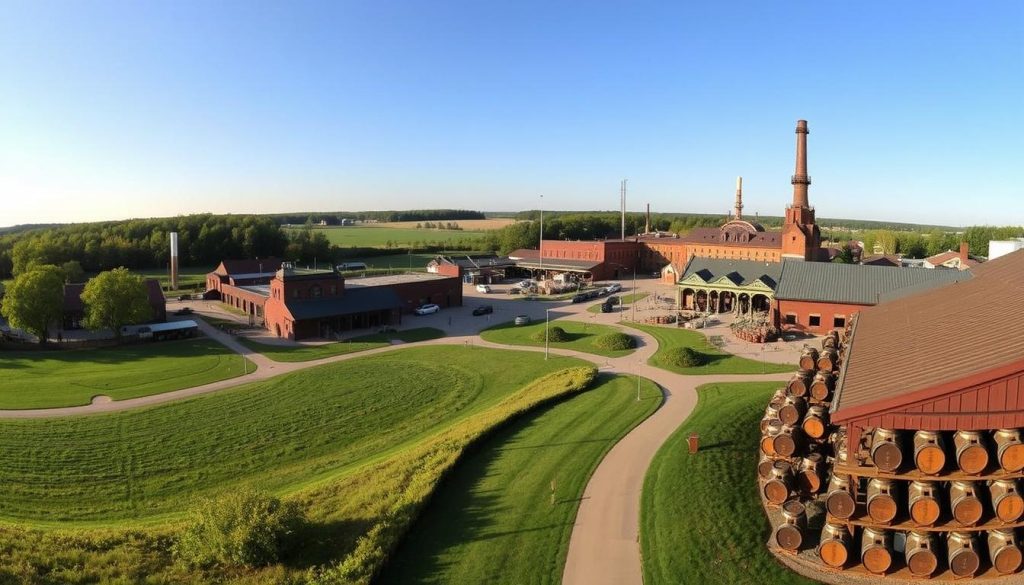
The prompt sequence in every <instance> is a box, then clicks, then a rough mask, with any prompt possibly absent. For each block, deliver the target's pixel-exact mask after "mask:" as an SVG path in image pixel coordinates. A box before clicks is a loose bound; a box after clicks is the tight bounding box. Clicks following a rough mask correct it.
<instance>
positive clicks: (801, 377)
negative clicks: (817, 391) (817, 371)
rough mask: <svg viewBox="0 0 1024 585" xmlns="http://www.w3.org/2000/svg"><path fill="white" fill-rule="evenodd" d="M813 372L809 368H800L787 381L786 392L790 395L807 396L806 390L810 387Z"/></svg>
mask: <svg viewBox="0 0 1024 585" xmlns="http://www.w3.org/2000/svg"><path fill="white" fill-rule="evenodd" d="M813 375H814V372H812V371H811V370H800V371H799V372H797V373H795V374H793V377H792V378H790V379H789V383H788V384H786V392H787V393H788V394H789V395H790V396H807V392H808V391H809V390H810V388H811V377H812V376H813Z"/></svg>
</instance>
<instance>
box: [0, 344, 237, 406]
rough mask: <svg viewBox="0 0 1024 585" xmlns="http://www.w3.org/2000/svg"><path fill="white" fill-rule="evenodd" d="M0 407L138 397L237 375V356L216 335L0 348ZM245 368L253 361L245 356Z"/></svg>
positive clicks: (80, 403)
mask: <svg viewBox="0 0 1024 585" xmlns="http://www.w3.org/2000/svg"><path fill="white" fill-rule="evenodd" d="M0 369H2V370H3V384H0V408H5V409H22V408H54V407H59V406H78V405H83V404H89V403H90V402H91V401H92V398H93V396H96V395H100V394H102V395H104V396H109V397H111V398H113V399H114V400H124V399H126V398H137V397H139V396H149V395H151V394H160V393H163V392H170V391H172V390H179V389H181V388H189V387H192V386H199V385H202V384H207V383H209V382H216V381H217V380H224V379H226V378H234V377H235V376H241V375H242V357H241V356H239V355H238V354H236V353H234V352H233V351H231V350H229V349H227V348H226V347H224V346H223V345H221V344H219V343H217V342H216V341H213V340H209V339H189V340H181V341H165V342H160V343H146V344H140V345H126V346H122V347H112V348H103V349H86V350H70V351H25V352H4V354H3V367H2V368H0ZM247 369H248V371H249V372H253V371H255V370H256V366H255V365H254V364H253V363H251V362H249V364H248V366H247Z"/></svg>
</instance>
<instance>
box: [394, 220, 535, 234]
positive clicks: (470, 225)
mask: <svg viewBox="0 0 1024 585" xmlns="http://www.w3.org/2000/svg"><path fill="white" fill-rule="evenodd" d="M516 221H517V220H515V219H512V218H511V217H502V218H494V219H453V220H451V222H452V223H457V224H459V227H460V228H462V229H464V230H477V231H482V230H496V229H501V228H503V227H505V226H507V225H512V224H514V223H516ZM418 223H419V224H422V223H424V222H420V221H389V222H386V223H378V224H374V225H376V226H383V227H389V228H413V229H415V228H416V224H418ZM434 223H437V222H434ZM442 223H448V222H442Z"/></svg>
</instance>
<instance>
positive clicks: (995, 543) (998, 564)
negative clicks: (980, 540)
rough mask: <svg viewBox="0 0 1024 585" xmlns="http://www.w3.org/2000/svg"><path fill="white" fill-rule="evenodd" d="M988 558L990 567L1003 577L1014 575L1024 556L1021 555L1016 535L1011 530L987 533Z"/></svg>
mask: <svg viewBox="0 0 1024 585" xmlns="http://www.w3.org/2000/svg"><path fill="white" fill-rule="evenodd" d="M988 557H989V559H990V560H991V561H992V566H993V567H995V569H996V571H999V572H1000V573H1002V574H1003V575H1009V574H1010V573H1016V572H1017V571H1018V570H1019V569H1020V565H1021V561H1022V560H1024V555H1022V554H1021V550H1020V545H1019V544H1018V542H1017V535H1016V534H1014V532H1013V530H1011V529H1004V530H990V531H989V533H988Z"/></svg>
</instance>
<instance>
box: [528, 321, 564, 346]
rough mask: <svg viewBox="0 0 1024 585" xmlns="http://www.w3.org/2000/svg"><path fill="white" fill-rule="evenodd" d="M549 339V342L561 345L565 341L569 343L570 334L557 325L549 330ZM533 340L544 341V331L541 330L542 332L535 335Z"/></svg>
mask: <svg viewBox="0 0 1024 585" xmlns="http://www.w3.org/2000/svg"><path fill="white" fill-rule="evenodd" d="M547 338H548V341H550V342H552V343H560V342H564V341H569V334H568V333H566V332H565V329H562V328H561V327H559V326H557V325H556V326H554V327H551V328H549V329H548V332H547ZM533 340H534V341H544V330H543V329H541V330H540V331H538V332H536V333H534V334H533Z"/></svg>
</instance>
